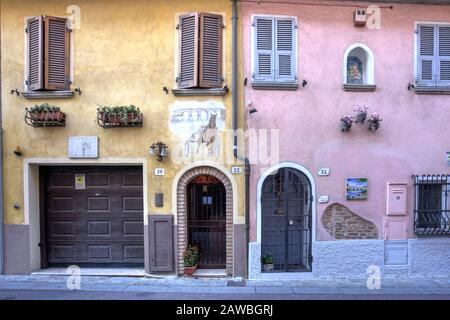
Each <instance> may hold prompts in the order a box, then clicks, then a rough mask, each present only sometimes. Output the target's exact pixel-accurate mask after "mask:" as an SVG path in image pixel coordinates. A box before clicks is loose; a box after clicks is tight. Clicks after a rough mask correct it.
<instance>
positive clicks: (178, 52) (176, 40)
mask: <svg viewBox="0 0 450 320" xmlns="http://www.w3.org/2000/svg"><path fill="white" fill-rule="evenodd" d="M193 12H197V11H186V12H177V13H175V17H174V19H175V23H174V28H173V29H174V30H175V31H174V33H173V35H174V37H173V43H174V44H175V45H174V50H175V51H174V53H173V66H174V67H173V85H172V88H176V89H180V87H179V85H178V82H177V77H178V75H179V74H180V64H179V63H178V62H179V61H180V59H181V57H180V55H181V50H180V30H177V28H176V26H177V25H178V24H179V23H180V16H182V15H185V14H188V13H193ZM198 12H204V13H211V14H217V15H220V16H222V23H223V26H224V28H223V29H222V78H223V81H222V84H225V83H226V82H225V81H226V80H227V69H226V67H227V64H226V61H227V50H225V48H227V46H226V45H227V42H226V39H227V37H226V34H227V21H228V20H227V15H226V13H225V12H223V11H220V12H217V11H204V10H203V11H198ZM198 59H199V61H198V62H199V63H200V57H199V58H198ZM195 89H196V88H191V89H186V90H195Z"/></svg>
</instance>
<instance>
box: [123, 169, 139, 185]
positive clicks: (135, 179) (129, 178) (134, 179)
mask: <svg viewBox="0 0 450 320" xmlns="http://www.w3.org/2000/svg"><path fill="white" fill-rule="evenodd" d="M122 186H124V187H142V186H143V177H142V173H140V172H125V173H123V174H122Z"/></svg>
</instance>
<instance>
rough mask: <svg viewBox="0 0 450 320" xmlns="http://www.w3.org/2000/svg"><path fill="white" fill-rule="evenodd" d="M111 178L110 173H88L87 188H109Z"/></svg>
mask: <svg viewBox="0 0 450 320" xmlns="http://www.w3.org/2000/svg"><path fill="white" fill-rule="evenodd" d="M109 178H110V175H109V174H108V173H100V172H96V173H88V174H87V175H86V187H87V188H109V187H110V184H109Z"/></svg>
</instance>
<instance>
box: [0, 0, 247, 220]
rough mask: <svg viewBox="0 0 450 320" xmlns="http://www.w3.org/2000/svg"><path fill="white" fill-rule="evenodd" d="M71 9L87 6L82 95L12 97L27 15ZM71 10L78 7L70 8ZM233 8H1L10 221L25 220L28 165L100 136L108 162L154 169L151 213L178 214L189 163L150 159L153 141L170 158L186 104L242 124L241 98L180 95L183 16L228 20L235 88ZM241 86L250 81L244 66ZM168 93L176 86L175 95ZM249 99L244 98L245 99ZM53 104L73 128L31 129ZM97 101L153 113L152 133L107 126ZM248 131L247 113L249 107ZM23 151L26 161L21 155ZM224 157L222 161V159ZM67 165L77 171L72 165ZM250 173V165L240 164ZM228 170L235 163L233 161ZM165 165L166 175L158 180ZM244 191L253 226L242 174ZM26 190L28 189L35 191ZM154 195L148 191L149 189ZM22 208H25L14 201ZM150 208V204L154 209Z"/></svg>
mask: <svg viewBox="0 0 450 320" xmlns="http://www.w3.org/2000/svg"><path fill="white" fill-rule="evenodd" d="M71 5H76V6H77V7H78V8H79V9H80V12H79V13H80V15H79V16H77V17H75V19H78V21H75V23H76V28H74V30H73V32H72V48H71V50H72V53H71V59H72V68H73V72H72V77H73V83H72V90H73V89H74V88H80V89H81V91H82V94H81V95H78V94H75V95H74V97H73V98H70V99H39V100H29V99H26V98H24V97H23V96H22V95H20V96H16V95H13V94H10V90H11V89H16V88H17V89H18V90H19V91H21V92H22V91H23V90H24V70H25V58H24V55H25V43H26V42H25V32H24V27H25V18H26V17H29V16H37V15H53V16H70V15H71V14H72V13H73V12H70V10H69V12H68V8H69V6H71ZM69 9H70V8H69ZM231 9H232V4H231V2H230V1H229V0H218V1H216V0H215V1H208V0H183V1H176V0H166V1H156V0H140V1H126V0H99V1H89V0H78V1H76V2H74V1H60V0H52V1H50V0H48V1H32V0H24V1H14V0H2V1H1V15H2V17H1V44H2V45H1V50H2V52H1V57H2V66H1V67H2V97H3V98H2V100H3V101H2V109H3V110H2V112H3V130H4V147H3V156H4V172H3V173H4V203H5V205H4V212H5V223H6V224H23V223H25V222H26V221H25V220H26V219H25V215H24V210H23V208H24V202H25V201H26V199H25V198H24V197H25V196H24V172H23V168H24V161H26V160H27V159H28V160H29V159H35V158H40V159H47V160H49V161H51V159H63V158H64V159H67V157H68V155H67V148H68V145H67V144H68V137H71V136H98V137H99V159H98V160H96V161H98V162H99V163H102V161H103V160H105V159H121V158H127V159H131V158H139V159H146V165H147V168H146V169H147V199H148V201H147V204H146V205H147V208H148V213H149V214H171V213H173V210H174V208H172V203H173V201H172V200H173V199H172V197H173V196H174V195H173V194H172V183H173V179H174V177H175V176H176V174H177V173H178V172H179V171H180V170H182V168H183V167H184V166H185V165H186V164H174V163H173V161H171V159H170V158H168V159H164V160H163V161H162V162H159V161H157V160H156V157H154V156H151V155H150V154H149V147H150V145H151V144H152V143H154V142H157V141H163V142H165V143H166V144H167V145H168V146H169V152H170V151H172V149H173V148H174V145H175V144H176V143H178V142H180V138H179V136H177V132H176V130H175V131H174V130H173V129H172V130H171V129H170V128H169V127H170V124H169V122H170V110H171V108H172V107H173V106H174V105H176V104H177V103H180V102H181V103H183V102H189V103H191V102H192V103H193V104H194V105H195V104H202V103H209V104H218V105H222V104H223V105H224V107H225V110H226V112H225V114H226V118H225V128H228V129H230V128H231V125H232V122H231V121H232V105H231V92H229V93H227V94H225V95H224V96H191V97H179V96H174V95H173V94H172V92H171V89H172V88H175V87H176V83H175V77H176V73H177V63H176V61H177V52H178V35H177V30H176V25H177V21H178V20H177V17H178V16H179V15H180V14H182V13H187V12H194V11H200V12H202V11H203V12H210V13H218V14H221V15H223V18H224V19H223V21H224V24H225V28H224V42H223V43H224V47H223V50H224V51H223V57H224V63H223V66H224V78H225V80H224V85H228V87H230V88H231V77H232V74H231V57H232V51H231V50H232V48H231V43H232V41H231V37H232V28H231ZM238 65H239V77H238V79H239V80H238V81H239V82H238V83H242V76H241V71H242V70H241V68H242V64H241V63H239V64H238ZM163 87H167V88H168V89H169V92H168V94H167V93H166V92H165V91H164V90H163ZM239 101H242V98H241V96H240V97H239ZM45 102H48V103H50V104H52V105H56V106H59V107H61V110H62V111H63V112H64V113H65V114H66V117H67V121H66V126H65V127H60V128H33V127H30V126H27V125H26V124H25V122H24V109H25V107H31V106H33V105H34V104H41V103H45ZM97 104H100V105H125V104H135V105H137V106H139V107H140V108H141V111H142V113H143V115H144V123H143V127H142V128H117V129H103V128H101V127H100V126H99V125H98V124H97V119H96V117H97V115H96V111H97V107H98V106H97ZM238 110H240V114H239V116H238V119H239V121H238V122H239V125H240V127H242V124H243V116H244V114H243V108H242V106H239V108H238ZM223 142H224V143H223V144H222V154H223V152H226V153H228V154H232V139H225V138H223ZM17 147H19V148H20V149H21V151H22V152H23V156H22V157H17V156H16V155H15V154H14V153H13V151H14V150H15V149H16V148H17ZM219 158H220V157H219ZM65 163H68V164H70V163H71V161H70V160H69V159H67V161H65ZM240 165H241V166H242V163H240ZM224 167H226V168H227V170H228V172H230V170H231V164H224ZM155 168H165V175H164V176H155V175H154V169H155ZM233 178H234V179H235V182H236V185H237V194H238V195H239V197H238V199H237V216H238V219H237V220H238V221H236V220H235V223H244V175H243V174H240V175H234V176H233ZM25 187H26V186H25ZM144 190H145V189H144ZM160 192H161V193H163V194H164V206H163V207H161V208H156V207H155V205H154V194H155V193H160ZM15 202H17V203H19V204H20V208H19V209H15V208H14V207H13V204H14V203H15ZM144 205H145V204H144Z"/></svg>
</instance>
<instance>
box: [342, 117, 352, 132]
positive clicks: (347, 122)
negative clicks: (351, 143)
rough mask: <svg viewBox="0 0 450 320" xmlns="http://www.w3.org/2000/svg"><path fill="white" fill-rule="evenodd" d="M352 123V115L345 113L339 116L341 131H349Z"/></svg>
mask: <svg viewBox="0 0 450 320" xmlns="http://www.w3.org/2000/svg"><path fill="white" fill-rule="evenodd" d="M352 125H353V117H351V116H348V115H345V116H343V117H342V118H341V130H342V132H346V131H350V128H351V127H352Z"/></svg>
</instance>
